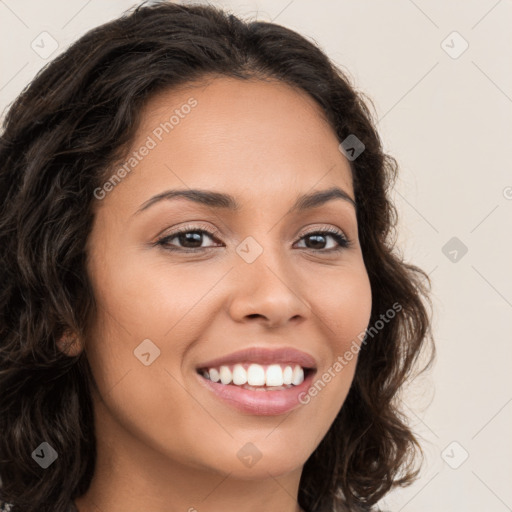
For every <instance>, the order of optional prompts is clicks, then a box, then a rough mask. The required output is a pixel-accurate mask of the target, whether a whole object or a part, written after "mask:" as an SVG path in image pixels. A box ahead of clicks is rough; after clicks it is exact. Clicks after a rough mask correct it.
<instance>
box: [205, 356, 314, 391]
mask: <svg viewBox="0 0 512 512" xmlns="http://www.w3.org/2000/svg"><path fill="white" fill-rule="evenodd" d="M196 371H197V373H198V374H199V375H201V376H202V377H203V378H204V379H206V380H209V381H211V382H213V383H218V384H220V385H223V386H237V387H241V388H242V389H249V390H252V391H282V390H285V389H291V388H293V387H296V386H299V385H300V384H302V382H304V380H306V379H307V378H308V377H309V376H310V375H311V374H312V373H314V372H315V371H316V370H315V368H307V367H303V366H300V365H298V364H293V363H291V364H286V363H281V364H270V365H262V364H257V363H237V364H234V365H233V364H232V365H220V366H217V367H203V368H198V369H197V370H196Z"/></svg>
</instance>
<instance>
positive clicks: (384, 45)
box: [0, 0, 512, 512]
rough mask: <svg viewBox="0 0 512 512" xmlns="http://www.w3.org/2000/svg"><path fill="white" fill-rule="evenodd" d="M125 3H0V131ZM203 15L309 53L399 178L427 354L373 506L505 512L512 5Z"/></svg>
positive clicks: (295, 5) (369, 5)
mask: <svg viewBox="0 0 512 512" xmlns="http://www.w3.org/2000/svg"><path fill="white" fill-rule="evenodd" d="M136 3H137V2H135V1H132V0H112V1H110V2H100V1H99V0H88V1H87V0H69V1H67V2H58V1H56V0H41V1H36V0H0V41H1V44H0V64H1V68H0V110H2V111H3V114H2V117H3V115H5V110H4V109H5V108H6V107H7V106H8V105H9V103H10V102H11V101H12V100H13V99H14V98H15V97H16V96H17V95H18V94H19V93H20V92H21V90H22V89H23V88H24V87H25V86H26V85H27V84H28V83H29V82H30V80H31V79H32V78H33V77H34V75H35V74H36V72H37V71H38V70H39V69H40V68H41V67H42V66H44V64H45V63H46V62H48V61H49V60H51V59H53V58H54V57H55V56H56V55H58V54H59V53H60V52H61V51H63V50H64V49H65V48H66V47H67V46H68V45H69V44H70V43H71V42H74V41H75V40H76V39H78V37H80V36H81V35H83V34H84V33H85V32H86V31H88V30H89V29H91V28H93V27H95V26H97V25H99V24H102V23H104V22H106V21H108V20H111V19H113V18H115V17H117V16H119V15H120V14H121V13H122V12H123V11H125V10H126V9H129V8H130V7H132V6H133V5H135V4H136ZM181 3H186V2H181ZM196 3H199V2H196ZM210 3H212V4H214V5H218V6H222V7H225V8H226V9H228V10H231V11H232V12H234V13H235V14H238V15H242V16H243V17H250V18H253V19H255V18H257V19H259V20H265V21H274V22H276V23H279V24H281V25H284V26H286V27H289V28H292V29H294V30H296V31H298V32H300V33H301V34H303V35H305V36H306V37H308V38H310V39H313V40H314V41H316V42H317V43H318V44H319V45H320V46H321V48H322V49H323V50H324V51H325V52H326V53H327V54H328V55H329V56H330V58H331V59H333V60H334V61H335V62H336V63H337V64H338V65H340V66H342V68H343V69H344V70H346V71H348V73H349V74H350V75H351V76H352V77H353V79H354V80H355V83H356V85H357V88H358V89H359V90H360V91H363V92H365V93H366V94H368V95H369V96H370V97H371V98H372V100H373V102H374V105H375V108H376V112H377V116H378V119H379V124H378V129H379V132H380V134H381V137H382V139H383V142H384V145H385V149H386V151H387V152H389V153H390V154H392V155H393V156H395V157H396V158H397V160H398V162H399V164H400V167H401V172H400V177H399V180H398V182H397V185H396V187H395V189H394V192H393V198H394V199H395V204H396V206H397V208H398V212H399V215H400V226H399V242H398V245H399V246H400V248H401V250H402V252H403V253H404V255H405V256H406V258H407V259H408V260H409V261H410V262H412V263H414V264H416V265H418V266H420V267H421V268H423V269H424V270H426V271H427V272H429V274H430V276H431V279H432V282H433V289H432V296H433V301H434V306H435V318H434V324H433V325H434V335H435V338H436V342H437V351H438V355H437V361H436V363H435V366H434V368H433V370H432V371H431V372H430V373H429V374H428V375H426V376H424V377H422V378H420V379H418V380H417V381H416V382H415V383H414V385H413V386H412V387H411V388H410V389H409V391H408V393H407V396H406V410H407V411H408V413H409V415H410V417H411V421H412V424H413V425H414V427H415V429H416V431H417V432H418V434H419V435H420V437H421V440H422V445H423V447H424V450H425V453H426V464H425V467H424V469H423V471H422V474H421V478H420V479H419V480H418V481H417V482H416V483H415V484H414V485H413V486H411V487H409V488H406V489H400V490H397V491H396V492H393V493H391V494H390V495H389V496H388V497H387V498H386V499H385V500H384V502H383V503H382V505H383V506H384V507H388V508H389V509H390V510H393V511H394V512H398V511H403V512H413V511H415V512H427V511H428V512H431V511H436V512H441V511H443V512H444V511H457V512H459V511H465V512H473V511H474V512H477V511H478V512H480V511H482V510H485V511H496V512H502V511H503V512H504V511H506V510H512V487H511V486H510V482H511V477H512V462H511V460H512V436H511V435H510V432H511V426H512V386H511V380H512V379H511V372H510V366H511V364H512V334H511V332H512V270H511V267H512V242H511V235H512V166H511V158H510V148H511V143H510V138H511V135H512V69H511V64H510V63H511V62H512V31H510V26H511V21H512V2H510V0H498V1H496V0H485V1H484V0H481V1H475V0H472V1H465V2H455V1H442V0H433V1H430V2H428V1H426V0H416V1H413V0H399V1H398V0H397V1H391V0H388V1H378V0H371V1H356V0H338V1H335V0H325V1H316V2H313V1H311V0H310V1H307V0H291V1H290V0H275V1H271V0H253V1H245V2H243V1H239V0H224V1H211V2H210ZM45 31H46V32H48V33H49V34H50V35H51V38H53V39H54V40H55V41H56V44H58V48H57V49H56V50H55V51H54V52H53V53H52V54H51V55H49V56H48V57H47V58H45V55H41V53H42V52H43V51H48V52H49V51H50V50H51V49H52V46H51V45H52V44H55V43H52V40H51V39H50V38H49V36H46V35H43V36H41V35H40V34H41V33H42V32H45ZM454 31H456V32H457V33H458V34H459V35H457V34H455V35H454V34H452V33H453V32H454ZM42 38H43V41H42ZM443 41H444V42H443ZM466 44H468V45H469V46H468V48H467V49H466V50H465V51H464V52H463V53H461V52H462V50H464V48H465V46H466ZM31 45H32V46H34V47H35V48H38V50H37V52H39V53H37V52H36V51H35V50H34V49H33V48H32V46H31ZM36 45H38V46H36ZM459 54H460V55H459ZM454 237H455V238H456V239H455V240H452V238H454ZM446 244H448V245H446ZM464 246H465V247H466V248H467V252H466V253H465V254H463V252H464V251H463V247H464ZM453 251H456V253H455V252H453ZM454 258H455V261H453V260H454ZM466 456H467V459H466V460H464V457H466Z"/></svg>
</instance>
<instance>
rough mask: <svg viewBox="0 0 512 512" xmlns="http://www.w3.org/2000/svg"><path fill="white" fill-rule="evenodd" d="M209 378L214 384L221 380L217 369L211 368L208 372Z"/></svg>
mask: <svg viewBox="0 0 512 512" xmlns="http://www.w3.org/2000/svg"><path fill="white" fill-rule="evenodd" d="M208 378H209V379H210V380H211V381H212V382H219V380H220V375H219V372H218V371H217V370H216V369H215V368H210V369H209V370H208Z"/></svg>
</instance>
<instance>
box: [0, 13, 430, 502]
mask: <svg viewBox="0 0 512 512" xmlns="http://www.w3.org/2000/svg"><path fill="white" fill-rule="evenodd" d="M208 77H231V78H238V79H240V80H250V79H253V80H269V79H271V80H277V81H280V82H282V83H285V84H288V85H290V86H292V87H295V88H299V89H300V90H303V91H305V92H307V93H308V94H309V95H310V96H311V97H312V98H313V99H314V100H315V101H316V102H317V104H318V105H319V106H320V107H321V109H322V111H323V112H325V115H326V116H327V119H328V121H329V123H330V124H331V126H332V128H333V130H334V131H335V132H336V134H337V136H338V138H339V140H340V141H343V140H344V139H345V138H346V137H347V136H349V135H352V134H354V135H356V136H357V138H358V139H359V140H360V141H362V142H363V144H364V148H365V149H364V151H363V152H362V153H361V154H360V155H359V156H358V157H357V159H355V160H353V161H351V170H352V178H353V186H354V194H355V199H356V203H357V221H358V231H359V240H360V245H361V249H362V254H363V257H364V262H365V265H366V269H367V272H368V276H369V279H370V284H371V292H372V311H371V317H370V324H369V325H374V324H375V323H376V322H377V321H378V319H379V318H380V317H381V315H382V313H384V312H385V311H387V310H389V309H390V308H391V307H392V304H394V303H398V304H399V305H400V306H401V309H400V311H399V313H397V314H396V316H395V317H394V318H393V320H391V321H389V322H387V325H386V326H385V328H383V329H380V330H379V331H378V332H376V333H375V334H374V335H373V334H372V339H371V340H369V341H368V343H366V339H365V340H364V341H365V342H364V343H363V344H362V346H361V351H360V353H359V359H358V362H357V366H356V371H355V375H354V379H353V382H352V385H351V388H350V390H349V393H348V395H347V398H346V400H345V403H344V405H343V407H342V408H341V410H340V412H339V413H338V415H337V417H336V418H335V420H334V422H333V423H332V425H331V427H330V429H329V431H328V432H327V434H326V435H325V437H324V438H323V440H322V441H321V442H320V444H319V446H318V447H317V448H316V449H315V450H314V452H313V453H312V454H311V456H310V457H309V458H308V460H307V461H306V463H305V465H304V468H303V472H302V475H301V479H300V485H299V493H298V502H299V505H300V506H301V507H302V508H304V509H305V510H307V511H308V512H320V511H327V510H328V511H329V512H330V511H335V512H338V511H359V510H361V511H362V510H371V509H372V507H373V506H374V505H376V504H377V502H378V501H379V500H380V499H381V498H382V497H383V496H385V495H386V494H387V493H388V492H389V491H390V490H391V489H393V488H395V487H397V486H405V485H408V484H410V483H411V482H412V481H414V479H415V478H417V476H418V472H419V469H420V468H421V459H422V452H421V447H420V444H419V442H418V440H417V438H416V437H415V435H414V434H413V432H412V430H411V428H410V427H409V426H408V420H407V417H406V416H405V415H404V414H403V412H402V411H401V403H402V399H401V393H400V391H401V390H402V389H403V387H404V384H405V383H406V382H408V381H410V379H411V378H412V377H413V376H416V375H417V374H418V373H419V371H418V372H416V371H415V370H416V367H417V366H418V364H417V363H419V362H420V359H421V358H419V354H420V353H421V354H423V353H424V349H425V350H426V349H427V347H430V350H429V358H428V361H427V364H426V365H424V367H423V369H422V370H421V371H423V370H424V369H426V368H428V367H429V366H430V365H431V363H432V360H433V358H434V353H435V348H434V343H433V339H432V335H431V325H430V316H429V312H428V311H427V304H429V305H430V306H431V305H432V304H431V300H430V297H429V290H430V287H431V283H430V279H429V276H428V275H427V274H426V273H425V272H424V271H423V270H421V269H420V268H418V267H416V266H414V265H412V264H409V263H406V262H405V261H404V259H403V257H402V256H401V255H400V254H399V252H398V251H397V250H396V249H395V242H396V225H397V220H398V215H397V211H396V208H395V207H394V205H393V204H392V203H391V201H390V199H389V197H388V193H389V190H390V188H391V187H392V185H393V184H394V182H395V180H396V177H397V172H398V164H397V161H396V160H395V159H394V158H393V157H391V156H389V155H387V154H385V153H384V151H383V148H382V144H381V141H380V138H379V135H378V133H377V131H376V121H375V117H374V114H373V113H372V111H371V110H370V108H369V106H368V105H370V104H371V106H372V107H373V104H372V103H371V100H370V99H369V98H367V97H366V95H365V94H364V93H362V92H357V91H356V88H355V86H354V85H353V84H352V83H351V79H350V78H349V76H348V74H347V73H345V72H343V71H342V70H341V68H340V67H338V66H337V65H335V64H334V63H332V62H331V61H330V60H329V59H328V57H327V56H326V55H325V54H324V53H323V52H322V50H321V49H320V48H319V47H318V45H317V44H316V43H314V42H311V41H309V40H307V39H306V38H305V37H303V36H301V35H299V34H297V33H296V32H294V31H292V30H289V29H287V28H284V27H282V26H280V25H277V24H274V23H266V22H256V21H244V20H241V19H240V18H238V17H236V16H234V15H233V14H229V13H228V12H227V11H225V10H221V9H219V8H214V7H212V6H207V5H190V6H184V5H177V4H170V3H160V4H157V5H144V4H142V5H139V6H137V7H136V8H135V9H132V10H131V11H128V12H126V13H124V14H123V15H122V16H121V17H120V18H118V19H116V20H114V21H111V22H109V23H106V24H104V25H101V26H99V27H97V28H94V29H93V30H90V31H89V32H87V33H86V34H85V35H84V36H82V37H81V38H80V39H79V40H78V41H76V42H75V43H74V44H72V45H71V46H70V47H69V48H68V49H67V50H66V51H64V52H63V53H61V54H60V55H59V56H57V57H56V58H55V59H54V60H53V61H52V62H50V63H48V64H47V65H46V66H45V67H44V68H43V69H42V70H41V71H40V72H39V73H38V74H37V76H36V77H35V78H34V79H33V80H32V82H31V83H30V84H29V85H28V86H27V87H26V88H25V89H24V90H23V91H22V93H21V94H20V95H19V96H18V97H17V98H16V100H15V101H14V102H13V104H12V105H11V106H10V108H9V110H8V112H7V114H6V116H5V120H4V123H3V129H2V134H1V138H0V389H1V394H0V431H1V432H2V435H1V437H0V478H1V486H0V502H1V501H4V502H6V503H11V504H12V506H13V508H12V511H13V512H19V511H23V512H35V511H38V512H41V511H43V512H45V511H52V512H65V511H66V510H67V506H68V505H69V502H70V500H71V499H74V498H76V497H78V496H81V495H82V494H84V493H85V492H86V490H87V489H88V486H89V484H90V481H91V478H92V475H93V472H94V466H95V460H96V453H95V450H96V442H95V436H94V424H93V407H92V402H91V398H90V390H91V387H90V386H91V385H93V379H92V374H91V370H90V367H89V364H88V361H87V358H86V356H85V351H82V352H81V353H80V354H79V355H76V356H69V355H66V354H65V353H63V352H62V351H61V350H58V348H57V341H58V340H59V339H60V338H61V336H63V335H66V333H69V332H74V333H78V335H79V336H84V335H85V334H86V332H87V327H88V325H90V324H89V321H90V319H91V318H94V315H95V314H96V303H95V300H94V296H93V293H92V287H91V285H90V281H89V277H88V275H87V272H86V266H85V264H86V258H87V253H86V242H87V239H88V235H89V233H90V231H91V227H92V221H93V218H94V209H93V206H94V201H95V196H94V190H95V189H96V188H97V187H99V186H101V185H102V184H103V183H104V182H105V180H106V179H107V177H108V176H109V175H110V173H111V169H112V166H113V165H114V164H115V163H117V162H118V161H119V160H120V158H122V156H123V155H124V154H125V152H126V151H127V148H128V147H129V144H130V142H131V141H133V139H134V136H135V134H136V132H137V127H138V126H139V123H140V119H141V111H142V109H143V107H144V105H145V104H146V102H147V101H148V100H149V99H150V98H152V97H153V96H154V95H155V94H157V93H159V92H162V91H165V90H169V89H173V88H177V87H179V86H182V85H187V84H191V83H193V82H197V83H201V80H206V79H207V78H208ZM373 110H375V109H374V108H373ZM427 282H428V285H429V286H428V287H427ZM43 441H45V442H48V443H49V444H50V445H51V446H52V447H53V448H54V449H55V451H56V452H57V454H58V463H54V464H52V465H50V467H48V468H47V469H44V470H42V469H41V468H40V467H39V465H37V464H36V463H35V461H34V459H33V456H32V453H33V452H34V450H35V449H36V448H37V447H38V446H39V445H40V444H41V442H43Z"/></svg>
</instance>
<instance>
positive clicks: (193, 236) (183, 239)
mask: <svg viewBox="0 0 512 512" xmlns="http://www.w3.org/2000/svg"><path fill="white" fill-rule="evenodd" d="M202 236H203V235H202V233H199V232H198V231H192V232H189V233H182V234H181V235H179V240H180V243H181V244H182V245H183V244H184V243H185V245H186V244H187V243H190V242H192V243H193V242H197V245H193V247H192V248H195V247H201V241H202V240H201V238H202ZM189 247H190V246H189Z"/></svg>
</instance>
